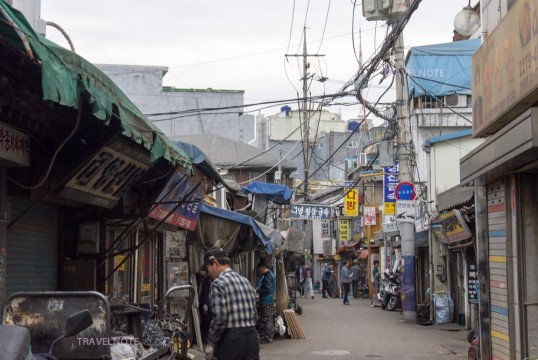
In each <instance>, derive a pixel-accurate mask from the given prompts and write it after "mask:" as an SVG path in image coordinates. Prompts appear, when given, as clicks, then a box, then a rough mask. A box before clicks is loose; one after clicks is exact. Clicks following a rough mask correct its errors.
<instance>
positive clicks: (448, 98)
mask: <svg viewBox="0 0 538 360" xmlns="http://www.w3.org/2000/svg"><path fill="white" fill-rule="evenodd" d="M445 104H446V106H449V107H454V108H458V107H459V108H462V107H467V95H460V94H452V95H445Z"/></svg>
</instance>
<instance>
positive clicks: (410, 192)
mask: <svg viewBox="0 0 538 360" xmlns="http://www.w3.org/2000/svg"><path fill="white" fill-rule="evenodd" d="M394 196H395V197H396V199H397V200H414V199H415V197H416V196H417V194H416V193H415V186H414V185H413V184H412V183H410V182H408V181H402V182H399V183H398V185H396V187H395V188H394Z"/></svg>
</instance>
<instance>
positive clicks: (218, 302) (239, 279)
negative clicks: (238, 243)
mask: <svg viewBox="0 0 538 360" xmlns="http://www.w3.org/2000/svg"><path fill="white" fill-rule="evenodd" d="M230 265H231V260H230V258H229V257H228V254H227V253H226V252H225V251H224V250H223V249H221V248H211V249H209V250H207V251H206V253H205V254H204V262H203V264H202V267H201V270H204V271H207V273H208V275H209V277H211V278H212V279H214V280H213V282H212V283H211V292H210V295H209V296H210V302H211V311H212V320H211V325H210V328H209V338H208V341H207V346H206V350H205V354H206V359H208V360H214V359H217V360H226V359H230V360H232V359H233V360H259V359H260V345H259V343H258V335H257V332H256V321H257V318H258V315H257V313H256V292H255V290H254V288H253V287H252V285H251V284H250V282H249V281H248V280H247V279H246V278H244V277H243V276H241V275H239V274H238V273H236V272H234V271H232V269H231V267H230Z"/></svg>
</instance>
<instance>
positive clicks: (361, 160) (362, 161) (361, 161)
mask: <svg viewBox="0 0 538 360" xmlns="http://www.w3.org/2000/svg"><path fill="white" fill-rule="evenodd" d="M357 161H358V165H359V167H361V166H367V165H368V154H366V153H360V154H359V156H358V157H357Z"/></svg>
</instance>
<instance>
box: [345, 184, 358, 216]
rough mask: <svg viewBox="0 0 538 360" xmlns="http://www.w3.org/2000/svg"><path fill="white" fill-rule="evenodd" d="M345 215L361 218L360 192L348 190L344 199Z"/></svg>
mask: <svg viewBox="0 0 538 360" xmlns="http://www.w3.org/2000/svg"><path fill="white" fill-rule="evenodd" d="M344 205H345V209H344V215H345V216H359V190H358V189H356V188H351V189H349V190H347V192H346V196H345V199H344Z"/></svg>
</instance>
